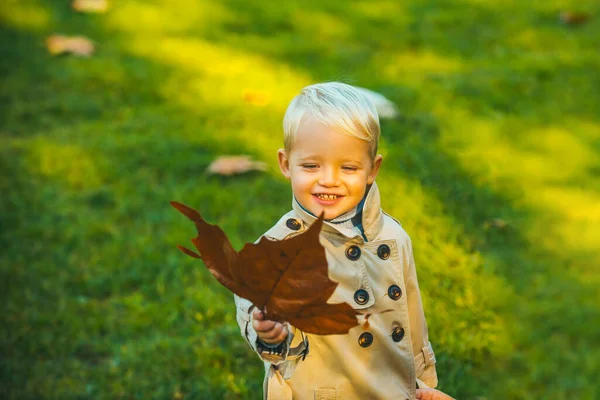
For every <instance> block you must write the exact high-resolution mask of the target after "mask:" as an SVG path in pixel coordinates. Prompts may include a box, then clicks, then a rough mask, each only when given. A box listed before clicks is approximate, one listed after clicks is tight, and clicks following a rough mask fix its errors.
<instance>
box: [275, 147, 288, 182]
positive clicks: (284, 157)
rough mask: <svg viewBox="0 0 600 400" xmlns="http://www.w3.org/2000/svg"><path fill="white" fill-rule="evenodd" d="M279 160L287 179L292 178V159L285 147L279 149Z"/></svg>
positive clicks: (280, 167)
mask: <svg viewBox="0 0 600 400" xmlns="http://www.w3.org/2000/svg"><path fill="white" fill-rule="evenodd" d="M277 161H279V169H280V170H281V173H282V174H283V176H285V177H286V178H287V179H290V176H291V173H290V160H289V158H288V154H287V153H286V152H285V150H284V149H279V150H277Z"/></svg>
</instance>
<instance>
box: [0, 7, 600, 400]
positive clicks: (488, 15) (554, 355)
mask: <svg viewBox="0 0 600 400" xmlns="http://www.w3.org/2000/svg"><path fill="white" fill-rule="evenodd" d="M565 11H576V12H582V13H585V14H586V15H588V16H589V20H588V21H586V22H585V23H583V24H581V25H569V24H564V23H561V21H560V19H559V15H560V13H561V12H565ZM53 33H62V34H69V35H85V36H87V37H89V38H91V39H92V40H93V41H94V42H95V43H96V46H97V51H96V53H95V54H94V55H93V56H92V57H91V58H89V59H85V58H76V57H71V56H60V57H52V56H50V55H49V54H48V52H47V50H46V48H45V46H44V41H45V38H46V37H47V36H48V35H50V34H53ZM599 71H600V4H599V3H598V2H597V1H596V0H582V1H575V0H557V1H552V2H548V1H532V2H526V1H521V0H496V1H484V0H448V1H442V0H438V1H426V0H414V1H368V0H362V1H330V0H318V1H314V0H306V1H303V2H283V1H258V2H251V1H247V0H223V1H218V2H217V1H200V0H144V1H142V0H123V1H114V2H113V4H111V8H110V10H109V11H108V12H107V13H105V14H100V15H85V14H77V13H75V12H74V11H73V10H72V9H71V6H70V1H68V0H62V1H58V0H55V1H48V0H44V1H42V0H26V1H22V0H3V1H2V2H0V226H1V236H0V274H1V275H0V285H1V286H0V292H1V293H2V305H3V308H2V312H1V314H0V315H1V317H0V318H1V336H0V340H1V341H0V396H1V397H3V398H7V399H174V400H182V399H238V398H240V399H258V398H261V393H262V386H261V383H262V376H263V369H262V364H261V362H260V361H259V360H258V358H257V357H256V356H255V355H254V354H253V353H251V351H250V350H249V349H248V348H247V346H246V344H245V343H244V342H243V340H242V338H241V336H240V334H239V330H238V327H237V324H236V322H235V317H234V311H235V310H234V305H233V301H232V297H231V295H230V294H229V293H228V292H227V291H226V289H224V288H222V287H220V286H219V285H218V284H217V283H216V281H215V280H214V279H213V278H212V276H211V275H210V274H209V273H208V272H207V271H206V270H205V268H204V267H203V266H202V264H201V263H199V262H195V260H193V259H191V258H189V257H186V256H185V255H183V254H182V253H180V252H179V251H178V250H177V249H176V247H175V246H176V245H177V244H184V245H187V244H189V239H190V238H191V237H192V236H194V235H195V231H194V228H193V226H192V224H191V223H190V222H189V221H187V220H186V219H185V218H184V217H183V216H182V215H180V214H179V213H178V212H177V211H175V210H174V209H173V208H171V206H170V205H169V201H170V200H177V201H181V202H183V203H186V204H188V205H190V206H192V207H194V208H196V209H198V210H199V211H201V212H202V214H203V216H204V217H205V218H206V219H208V220H209V221H211V222H213V223H218V224H219V225H220V226H221V227H222V228H223V229H224V230H225V232H227V234H228V235H229V236H230V237H231V239H232V241H233V243H234V246H235V247H236V248H240V247H241V246H242V244H243V243H245V242H251V241H254V240H255V239H256V238H257V237H258V236H259V235H260V234H262V233H263V232H264V231H265V230H267V229H268V228H269V227H270V226H271V225H272V224H273V223H274V222H275V221H276V220H277V219H278V218H279V217H280V215H282V214H283V213H285V212H286V211H287V210H289V209H290V205H291V197H290V189H289V186H288V184H287V183H286V181H285V180H284V179H283V177H281V176H280V173H279V172H278V170H277V167H276V156H275V153H276V150H277V149H278V148H279V147H281V145H282V132H281V120H282V117H283V113H284V111H285V108H286V106H287V103H288V102H289V100H290V99H291V98H292V97H293V96H294V95H295V94H296V93H297V92H298V91H299V90H300V89H301V88H302V87H303V86H305V85H308V84H312V83H316V82H320V81H327V80H342V81H344V82H347V83H351V84H355V85H358V86H362V87H367V88H370V89H373V90H376V91H378V92H380V93H382V94H384V95H385V96H386V97H388V98H389V99H391V100H392V101H394V102H395V103H396V104H397V105H398V108H399V109H400V111H401V117H400V118H398V119H395V120H386V121H383V124H382V129H383V139H382V144H381V153H382V154H383V155H384V165H383V170H382V172H381V174H380V177H379V179H378V183H379V185H380V189H381V191H382V198H383V208H384V209H385V210H386V211H387V212H389V213H391V214H393V215H394V216H396V217H397V218H398V219H399V220H401V221H402V223H403V225H404V227H405V228H406V230H407V231H408V233H409V234H410V235H411V237H412V240H413V244H414V248H415V257H416V262H417V266H418V271H419V280H420V283H421V287H422V294H423V300H424V304H425V309H426V314H427V317H428V322H429V326H430V334H431V340H432V342H433V345H434V349H435V350H436V353H437V358H438V374H439V377H440V386H439V388H440V389H442V390H444V391H446V392H448V393H450V394H452V395H453V396H454V397H456V398H458V399H479V400H482V399H598V398H600V390H599V387H598V384H597V377H598V376H599V375H600V365H599V364H600V361H599V360H600V348H599V346H598V345H597V338H598V331H599V330H600V295H599V290H598V285H599V284H600V274H599V273H598V269H599V267H600V252H599V250H600V179H599V178H600V72H599ZM253 99H254V100H253ZM256 99H258V100H256ZM225 154H249V155H252V156H253V157H255V158H256V159H258V160H261V161H264V162H267V163H268V165H269V170H268V171H267V172H263V173H258V172H254V173H249V174H246V175H243V176H239V177H231V178H226V177H219V176H211V175H207V174H206V173H205V169H206V167H207V166H208V165H209V163H210V162H211V161H212V160H213V159H214V158H216V157H217V156H219V155H225Z"/></svg>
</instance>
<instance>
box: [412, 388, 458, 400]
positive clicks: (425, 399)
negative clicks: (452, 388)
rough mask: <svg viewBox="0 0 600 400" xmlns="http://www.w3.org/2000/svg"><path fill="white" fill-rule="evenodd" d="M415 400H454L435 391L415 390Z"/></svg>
mask: <svg viewBox="0 0 600 400" xmlns="http://www.w3.org/2000/svg"><path fill="white" fill-rule="evenodd" d="M417 400H454V399H453V398H452V397H450V396H448V395H447V394H445V393H443V392H440V391H439V390H436V389H417Z"/></svg>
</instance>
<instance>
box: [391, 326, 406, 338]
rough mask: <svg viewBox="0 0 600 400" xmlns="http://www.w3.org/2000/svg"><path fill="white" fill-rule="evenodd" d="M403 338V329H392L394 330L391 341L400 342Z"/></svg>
mask: <svg viewBox="0 0 600 400" xmlns="http://www.w3.org/2000/svg"><path fill="white" fill-rule="evenodd" d="M403 337H404V328H401V327H399V326H398V327H396V328H394V330H393V331H392V340H393V341H394V342H399V341H401V340H402V338H403Z"/></svg>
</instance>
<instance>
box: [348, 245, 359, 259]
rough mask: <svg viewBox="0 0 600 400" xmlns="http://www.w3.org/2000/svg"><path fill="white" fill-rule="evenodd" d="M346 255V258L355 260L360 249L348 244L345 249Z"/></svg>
mask: <svg viewBox="0 0 600 400" xmlns="http://www.w3.org/2000/svg"><path fill="white" fill-rule="evenodd" d="M346 257H348V259H350V260H352V261H355V260H358V259H359V258H360V249H359V248H358V246H350V247H348V248H347V249H346Z"/></svg>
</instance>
